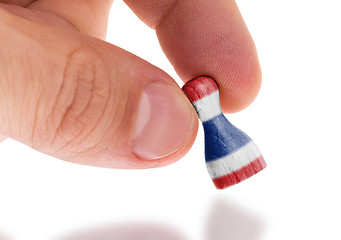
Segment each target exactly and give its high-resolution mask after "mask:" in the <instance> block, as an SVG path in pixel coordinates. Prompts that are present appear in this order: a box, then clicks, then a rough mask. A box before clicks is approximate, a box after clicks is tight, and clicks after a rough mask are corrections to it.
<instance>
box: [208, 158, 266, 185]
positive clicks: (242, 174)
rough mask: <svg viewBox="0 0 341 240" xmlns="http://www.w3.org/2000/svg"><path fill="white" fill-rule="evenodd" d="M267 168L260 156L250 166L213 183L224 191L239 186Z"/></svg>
mask: <svg viewBox="0 0 341 240" xmlns="http://www.w3.org/2000/svg"><path fill="white" fill-rule="evenodd" d="M265 167H266V163H265V161H264V158H263V156H260V157H259V158H257V159H256V160H254V161H252V162H250V163H249V164H248V165H246V166H244V167H242V168H240V169H238V170H237V171H235V172H232V173H229V174H228V175H225V176H222V177H218V178H214V179H213V183H214V185H215V186H216V188H218V189H224V188H227V187H229V186H232V185H234V184H237V183H239V182H241V181H243V180H245V179H247V178H249V177H251V176H252V175H255V174H256V173H258V172H259V171H261V170H263V169H264V168H265Z"/></svg>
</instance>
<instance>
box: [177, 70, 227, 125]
mask: <svg viewBox="0 0 341 240" xmlns="http://www.w3.org/2000/svg"><path fill="white" fill-rule="evenodd" d="M182 90H183V91H184V92H185V94H186V95H187V97H188V98H189V100H190V101H191V102H192V104H193V107H194V108H195V110H196V112H197V113H198V117H199V119H200V120H201V121H202V122H203V123H204V122H206V121H208V120H210V119H212V118H214V117H216V116H218V115H220V114H222V112H221V108H220V101H219V88H218V85H217V83H216V82H215V81H214V80H213V79H212V78H210V77H206V76H202V77H198V78H194V79H192V80H190V81H189V82H187V83H186V84H185V85H184V86H183V87H182Z"/></svg>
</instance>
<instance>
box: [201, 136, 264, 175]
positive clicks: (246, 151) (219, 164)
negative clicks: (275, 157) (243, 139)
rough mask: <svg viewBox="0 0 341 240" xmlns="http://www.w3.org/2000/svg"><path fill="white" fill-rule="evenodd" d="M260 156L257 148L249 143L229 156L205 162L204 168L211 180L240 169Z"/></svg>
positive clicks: (252, 143)
mask: <svg viewBox="0 0 341 240" xmlns="http://www.w3.org/2000/svg"><path fill="white" fill-rule="evenodd" d="M260 156H261V153H260V151H259V149H258V147H257V146H256V144H255V143H254V142H253V141H251V142H249V143H247V144H246V145H245V146H243V147H241V148H240V149H238V150H237V151H236V152H234V153H232V154H230V155H227V156H225V157H222V158H219V159H217V160H214V161H211V162H207V163H206V166H207V169H208V172H209V174H210V176H211V178H217V177H221V176H224V175H227V174H229V173H232V172H235V171H237V170H239V169H241V168H242V167H244V166H246V165H248V164H249V163H251V162H252V161H254V160H256V159H257V158H258V157H260Z"/></svg>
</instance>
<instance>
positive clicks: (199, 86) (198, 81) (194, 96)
mask: <svg viewBox="0 0 341 240" xmlns="http://www.w3.org/2000/svg"><path fill="white" fill-rule="evenodd" d="M182 90H183V91H184V92H185V94H186V95H187V97H188V98H189V100H190V101H191V102H195V101H197V100H199V99H201V98H203V97H205V96H207V95H209V94H211V93H213V92H215V91H217V90H218V85H217V83H216V82H215V81H214V80H213V79H212V78H210V77H206V76H202V77H198V78H194V79H192V80H190V81H188V82H187V83H185V85H184V86H183V87H182Z"/></svg>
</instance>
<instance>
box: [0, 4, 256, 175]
mask: <svg viewBox="0 0 341 240" xmlns="http://www.w3.org/2000/svg"><path fill="white" fill-rule="evenodd" d="M126 3H127V4H128V5H129V7H130V8H131V9H132V10H133V11H134V12H135V13H136V14H137V16H138V17H139V18H140V19H141V20H142V21H144V22H145V23H146V24H148V25H149V26H150V27H152V28H154V29H155V30H156V34H157V36H158V38H159V41H160V44H161V46H162V48H163V50H164V52H165V54H166V55H167V57H168V58H169V60H170V62H171V63H172V64H173V66H174V68H175V70H176V71H177V73H178V74H179V76H180V77H181V78H182V79H183V80H184V81H188V80H190V79H191V78H193V77H196V76H199V75H209V76H212V77H213V78H215V79H216V80H217V82H218V83H219V85H220V88H221V105H222V109H223V111H225V112H234V111H239V110H241V109H243V108H245V107H246V106H248V105H249V104H250V103H251V102H252V101H253V99H254V98H255V97H256V95H257V93H258V90H259V87H260V82H261V73H260V67H259V63H258V59H257V53H256V49H255V46H254V44H253V41H252V38H251V36H250V34H249V32H248V30H247V28H246V26H245V24H244V22H243V19H242V17H241V15H240V13H239V11H238V9H237V6H236V4H235V3H234V1H232V0H216V1H207V0H195V1H194V0H193V1H190V0H186V1H181V0H180V1H177V0H126ZM111 4H112V1H110V0H72V1H70V0H36V1H32V0H0V29H1V31H0V43H1V47H0V135H4V136H5V137H9V138H13V139H15V140H17V141H20V142H22V143H24V144H27V145H29V146H31V147H32V148H34V149H36V150H38V151H40V152H43V153H46V154H49V155H51V156H54V157H57V158H60V159H63V160H67V161H71V162H76V163H81V164H89V165H96V166H102V167H113V168H148V167H157V166H164V165H167V164H170V163H172V162H174V161H176V160H177V159H179V158H181V157H182V156H183V155H184V154H185V153H186V152H187V151H188V150H189V148H190V147H191V145H192V143H193V142H194V139H195V136H196V131H197V126H198V121H197V117H196V114H195V112H194V110H193V108H192V107H191V105H190V102H189V101H188V100H187V99H186V96H185V95H184V94H183V93H182V91H181V89H180V88H179V87H178V86H177V85H176V83H175V82H174V80H173V79H172V78H171V77H170V76H168V75H167V74H166V73H165V72H163V71H162V70H160V69H158V68H156V67H155V66H152V65H151V64H149V63H147V62H145V61H143V60H142V59H140V58H138V57H136V56H134V55H133V54H131V53H128V52H126V51H124V50H122V49H120V48H118V47H116V46H113V45H111V44H109V43H106V42H105V41H103V40H100V39H104V38H105V34H106V25H107V18H108V13H109V9H110V6H111ZM122 24H124V23H122Z"/></svg>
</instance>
